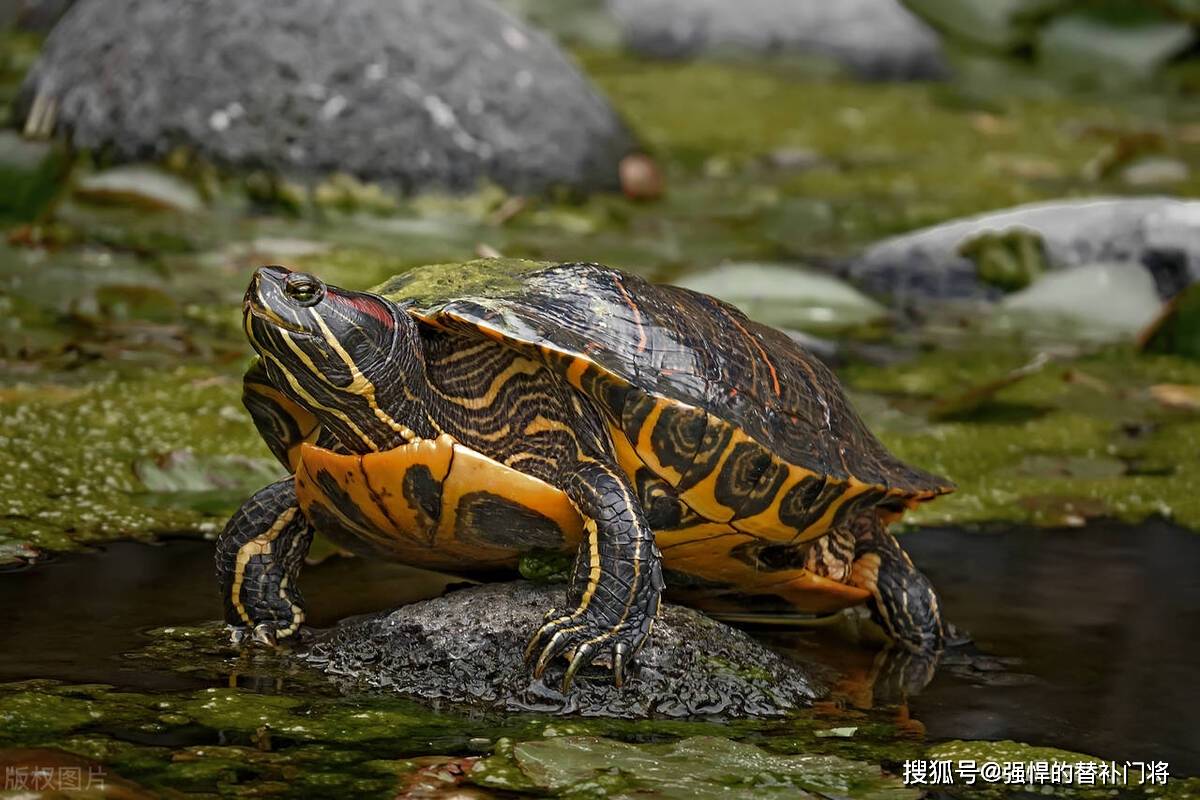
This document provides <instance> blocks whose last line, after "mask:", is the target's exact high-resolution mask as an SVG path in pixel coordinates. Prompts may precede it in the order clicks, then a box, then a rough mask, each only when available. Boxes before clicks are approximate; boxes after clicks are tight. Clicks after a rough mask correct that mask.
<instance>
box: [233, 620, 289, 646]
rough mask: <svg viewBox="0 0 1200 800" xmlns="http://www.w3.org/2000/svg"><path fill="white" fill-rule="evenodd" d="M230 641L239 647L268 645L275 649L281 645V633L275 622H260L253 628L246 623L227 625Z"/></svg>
mask: <svg viewBox="0 0 1200 800" xmlns="http://www.w3.org/2000/svg"><path fill="white" fill-rule="evenodd" d="M226 630H228V631H229V643H230V644H231V645H233V646H234V647H237V648H245V647H267V648H270V649H274V648H276V647H278V646H279V638H280V637H279V634H278V632H277V630H276V627H275V625H274V624H273V623H270V622H260V623H259V624H257V625H255V626H254V627H253V628H249V627H247V626H245V625H227V626H226Z"/></svg>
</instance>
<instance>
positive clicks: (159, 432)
mask: <svg viewBox="0 0 1200 800" xmlns="http://www.w3.org/2000/svg"><path fill="white" fill-rule="evenodd" d="M90 377H91V380H90V381H85V382H83V383H58V382H50V383H27V384H16V385H12V386H10V387H8V388H3V389H0V431H3V434H2V435H0V458H3V459H4V460H5V462H6V463H7V464H9V465H10V469H7V470H5V471H4V472H3V474H0V497H2V498H3V499H2V500H0V509H3V514H2V515H0V517H2V519H0V545H11V544H17V543H20V544H26V545H32V546H34V547H38V548H45V549H49V550H60V551H61V550H71V549H74V548H75V547H77V546H78V545H79V544H82V543H87V542H97V541H103V540H106V539H112V538H117V537H120V538H133V539H151V538H153V537H154V536H155V535H156V534H158V533H163V532H176V531H192V532H197V533H203V532H209V533H214V532H216V531H217V530H218V529H219V527H220V525H221V524H222V522H223V518H222V517H221V516H216V517H213V516H208V515H206V514H204V513H201V512H198V511H196V510H194V509H192V508H189V507H188V503H187V502H180V503H178V504H172V503H169V502H168V503H164V502H162V500H163V499H164V498H163V495H162V493H159V494H158V495H156V496H150V495H148V494H147V491H148V488H149V487H147V486H146V485H145V483H143V482H142V480H141V479H139V477H138V475H137V473H136V472H135V470H134V465H135V463H136V462H138V461H139V460H141V459H145V458H148V457H153V456H159V455H163V454H170V453H176V452H179V451H181V450H190V451H192V452H193V453H195V454H197V456H198V457H206V456H211V457H218V456H238V457H241V458H249V459H258V460H265V459H266V458H269V454H268V453H267V451H266V448H265V445H263V444H262V442H261V440H260V439H259V437H258V434H257V432H256V431H255V430H254V427H253V425H252V424H251V423H250V420H249V418H248V416H247V415H246V414H245V412H244V411H243V410H242V408H241V403H240V393H241V385H240V381H239V380H237V378H236V377H235V376H234V375H230V374H226V375H220V374H218V375H214V374H213V373H212V372H211V371H208V370H202V369H196V368H190V367H183V368H179V369H176V370H168V371H160V370H146V371H133V372H100V373H94V374H92V375H91V376H90ZM252 472H253V471H252ZM256 480H257V478H256ZM229 489H230V490H231V493H230V495H229V497H230V499H232V498H234V497H237V496H239V495H241V494H243V493H244V494H249V493H250V492H252V491H253V490H254V487H251V486H242V487H229ZM168 494H170V493H168ZM152 499H153V500H156V501H157V502H156V504H155V505H151V504H150V503H148V502H147V500H152ZM177 499H180V500H185V499H186V498H179V497H178V496H177ZM234 505H236V501H234ZM230 511H232V506H230V505H229V504H226V506H225V513H228V512H230Z"/></svg>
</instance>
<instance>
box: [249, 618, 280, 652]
mask: <svg viewBox="0 0 1200 800" xmlns="http://www.w3.org/2000/svg"><path fill="white" fill-rule="evenodd" d="M254 643H255V644H261V645H264V646H266V647H275V646H276V645H277V644H278V640H277V639H276V637H275V628H274V626H272V625H270V624H269V623H266V622H261V623H259V624H258V625H255V626H254Z"/></svg>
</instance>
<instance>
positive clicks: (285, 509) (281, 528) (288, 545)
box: [216, 477, 313, 645]
mask: <svg viewBox="0 0 1200 800" xmlns="http://www.w3.org/2000/svg"><path fill="white" fill-rule="evenodd" d="M312 536H313V528H312V526H311V525H310V524H309V523H308V520H307V519H305V517H304V515H303V514H302V513H301V512H300V507H299V505H297V503H296V484H295V480H294V479H293V478H291V477H288V478H285V479H284V480H281V481H278V482H277V483H272V484H271V485H269V486H267V487H266V488H264V489H261V490H259V491H258V492H257V493H256V494H254V496H252V497H251V498H250V499H249V500H247V501H246V502H245V503H244V504H243V505H242V507H241V508H240V509H238V511H237V513H236V514H234V515H233V518H232V519H230V520H229V523H228V524H227V525H226V526H225V530H223V531H222V532H221V535H220V536H218V537H217V556H216V558H217V579H218V580H219V581H220V584H221V596H222V598H223V600H224V604H225V621H226V622H228V623H229V625H230V629H231V630H232V632H233V638H234V641H235V643H236V642H241V641H243V640H244V639H245V638H246V636H247V635H249V636H251V637H253V638H252V640H253V641H257V642H260V643H262V644H268V645H273V644H275V642H276V641H277V640H278V639H283V638H286V637H288V636H292V635H294V634H295V633H296V631H298V630H299V629H300V625H301V623H303V622H304V606H303V600H302V599H301V597H300V590H299V588H298V587H297V586H296V578H297V576H298V575H299V573H300V567H301V566H302V565H303V564H304V557H305V555H307V553H308V546H309V544H311V543H312Z"/></svg>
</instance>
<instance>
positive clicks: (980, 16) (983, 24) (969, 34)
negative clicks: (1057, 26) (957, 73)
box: [904, 0, 1064, 51]
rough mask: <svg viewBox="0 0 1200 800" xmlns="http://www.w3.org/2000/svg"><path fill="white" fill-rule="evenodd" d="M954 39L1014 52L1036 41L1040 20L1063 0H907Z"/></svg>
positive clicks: (1060, 4)
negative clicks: (1035, 35)
mask: <svg viewBox="0 0 1200 800" xmlns="http://www.w3.org/2000/svg"><path fill="white" fill-rule="evenodd" d="M904 4H905V5H906V6H908V7H909V8H910V9H912V10H913V11H915V12H916V13H918V14H920V15H921V16H922V17H923V18H924V19H926V20H927V21H928V22H930V23H931V24H932V25H933V26H934V27H936V28H937V29H938V30H940V31H942V32H943V33H945V34H947V35H949V36H950V37H952V38H955V39H960V40H962V41H964V42H967V43H970V44H973V45H978V46H981V47H986V48H989V49H995V50H1008V51H1011V50H1014V49H1016V48H1018V47H1021V46H1022V45H1025V44H1028V43H1029V41H1030V40H1031V39H1032V37H1033V35H1034V33H1035V31H1036V27H1035V23H1036V21H1037V20H1039V19H1041V18H1043V17H1045V16H1046V15H1047V14H1048V13H1051V12H1053V11H1055V10H1056V9H1058V8H1059V7H1061V6H1062V5H1064V3H1063V0H904Z"/></svg>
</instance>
